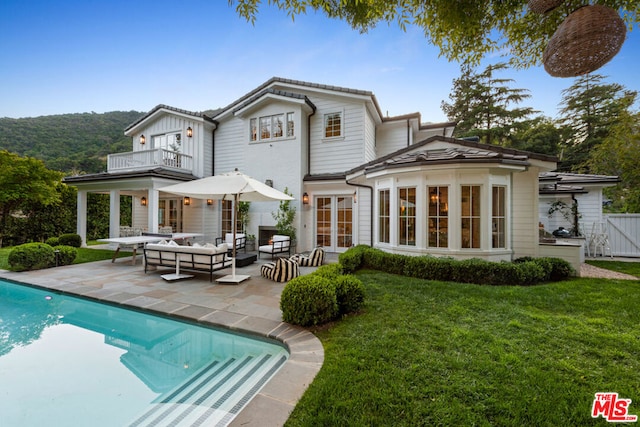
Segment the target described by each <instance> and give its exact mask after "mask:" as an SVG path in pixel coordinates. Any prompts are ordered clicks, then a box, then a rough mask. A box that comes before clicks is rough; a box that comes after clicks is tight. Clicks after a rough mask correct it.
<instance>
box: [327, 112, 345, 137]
mask: <svg viewBox="0 0 640 427" xmlns="http://www.w3.org/2000/svg"><path fill="white" fill-rule="evenodd" d="M338 136H342V112H334V113H327V114H325V115H324V137H325V138H335V137H338Z"/></svg>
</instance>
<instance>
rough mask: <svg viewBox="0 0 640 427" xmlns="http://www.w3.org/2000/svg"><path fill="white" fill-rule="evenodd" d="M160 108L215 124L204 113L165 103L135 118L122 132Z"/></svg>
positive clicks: (136, 124)
mask: <svg viewBox="0 0 640 427" xmlns="http://www.w3.org/2000/svg"><path fill="white" fill-rule="evenodd" d="M162 110H164V111H167V112H172V113H178V114H181V115H185V116H191V117H194V118H198V119H202V120H205V121H208V122H210V123H213V124H216V121H215V120H213V119H212V118H211V117H209V116H207V115H206V114H204V113H202V112H194V111H188V110H183V109H181V108H176V107H171V106H169V105H165V104H158V105H156V106H155V107H154V108H153V109H151V110H150V111H149V112H148V113H147V114H145V115H143V116H142V117H140V118H139V119H138V120H136V121H135V122H133V123H131V124H130V125H129V126H127V127H126V128H125V130H124V133H125V134H126V133H127V132H129V131H130V130H132V129H133V128H135V127H136V126H138V125H139V124H140V123H142V122H144V121H145V120H147V119H148V118H150V117H151V116H153V115H155V114H157V113H158V112H160V111H162Z"/></svg>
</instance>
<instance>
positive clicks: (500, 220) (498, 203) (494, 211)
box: [491, 186, 507, 248]
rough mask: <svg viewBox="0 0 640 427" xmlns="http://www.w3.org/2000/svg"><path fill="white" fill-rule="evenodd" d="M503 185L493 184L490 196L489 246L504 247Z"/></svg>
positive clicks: (505, 220) (504, 190)
mask: <svg viewBox="0 0 640 427" xmlns="http://www.w3.org/2000/svg"><path fill="white" fill-rule="evenodd" d="M505 194H506V189H505V187H501V186H494V187H493V188H492V195H491V196H492V197H491V204H492V206H491V247H493V248H506V247H507V245H506V237H505V236H506V224H507V217H506V214H505V209H506V203H505Z"/></svg>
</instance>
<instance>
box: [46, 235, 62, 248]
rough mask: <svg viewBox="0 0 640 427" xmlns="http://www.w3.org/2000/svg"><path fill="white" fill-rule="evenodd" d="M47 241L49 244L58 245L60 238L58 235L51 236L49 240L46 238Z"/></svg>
mask: <svg viewBox="0 0 640 427" xmlns="http://www.w3.org/2000/svg"><path fill="white" fill-rule="evenodd" d="M45 243H46V244H47V245H49V246H53V247H55V246H58V245H59V244H60V239H59V238H58V237H49V238H48V239H47V240H45Z"/></svg>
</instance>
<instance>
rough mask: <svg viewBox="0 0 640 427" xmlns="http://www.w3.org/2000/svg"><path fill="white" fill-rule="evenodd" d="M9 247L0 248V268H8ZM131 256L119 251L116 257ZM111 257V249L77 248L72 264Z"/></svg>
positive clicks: (129, 253)
mask: <svg viewBox="0 0 640 427" xmlns="http://www.w3.org/2000/svg"><path fill="white" fill-rule="evenodd" d="M11 249H13V248H11V247H8V248H0V270H8V269H9V261H8V258H9V252H11ZM126 256H131V252H127V251H120V253H118V258H122V257H126ZM112 257H113V251H111V250H108V249H89V248H78V255H77V256H76V259H75V261H74V262H73V263H74V264H82V263H85V262H93V261H102V260H105V259H111V258H112Z"/></svg>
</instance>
